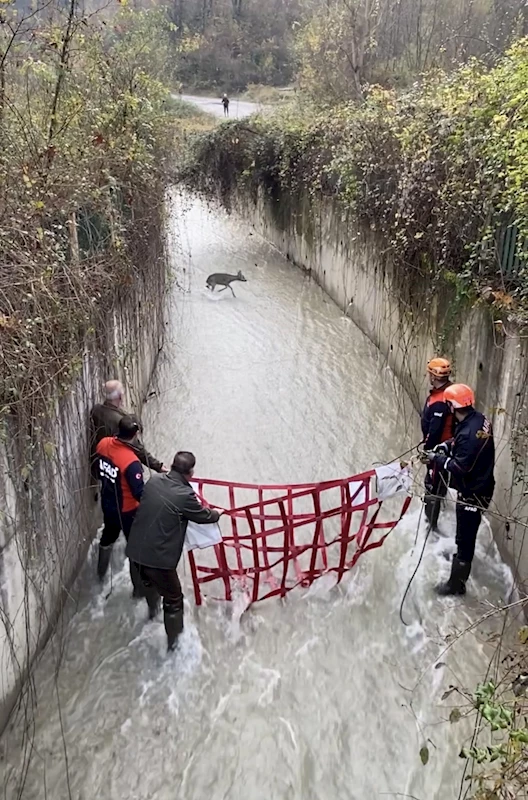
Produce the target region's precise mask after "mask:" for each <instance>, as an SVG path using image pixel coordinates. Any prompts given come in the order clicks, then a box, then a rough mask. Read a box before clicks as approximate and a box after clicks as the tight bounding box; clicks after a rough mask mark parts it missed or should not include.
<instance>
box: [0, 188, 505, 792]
mask: <svg viewBox="0 0 528 800" xmlns="http://www.w3.org/2000/svg"><path fill="white" fill-rule="evenodd" d="M171 220H172V222H171V247H172V258H173V271H174V280H173V285H172V288H171V292H170V297H169V298H168V314H167V320H168V324H167V335H166V343H165V348H164V351H163V354H162V359H161V361H160V364H159V367H158V372H157V375H156V378H155V381H154V383H153V387H152V391H153V392H154V394H153V395H152V397H151V399H150V400H149V402H148V403H147V406H146V408H145V411H144V423H145V430H146V441H147V444H148V446H149V449H151V450H152V452H154V453H155V454H156V455H159V457H161V458H163V459H164V460H165V462H166V463H169V462H170V459H171V457H172V455H173V454H174V452H175V451H176V450H177V449H190V450H192V451H193V452H194V453H195V454H196V456H197V460H198V471H199V473H200V474H201V475H207V476H210V477H217V478H225V479H233V480H239V481H247V482H252V481H255V482H256V481H261V482H282V481H283V482H296V481H299V482H301V481H312V480H321V479H328V478H333V477H341V476H345V475H349V474H352V473H353V472H355V471H361V470H363V469H366V468H370V467H371V466H372V465H373V463H374V462H382V461H387V460H389V459H391V458H392V457H394V456H397V455H398V454H399V453H401V452H403V451H404V450H406V449H407V448H408V447H409V446H410V445H412V444H413V443H415V442H416V441H418V438H419V432H418V424H417V418H416V414H415V412H414V410H413V409H412V408H411V406H410V404H409V403H408V401H407V400H406V398H405V397H404V396H403V394H402V393H401V391H400V390H399V388H398V385H397V382H396V381H395V379H394V376H393V375H392V373H391V371H390V370H389V369H388V367H387V366H386V363H385V361H384V359H383V358H382V357H381V356H380V354H379V353H378V352H377V351H376V349H375V347H374V346H373V345H372V344H371V342H370V341H369V340H367V339H366V337H365V336H363V334H362V333H361V332H360V331H359V330H358V329H357V328H356V327H355V326H354V325H353V323H352V322H351V321H350V320H348V319H347V318H346V317H344V316H343V314H342V313H341V312H340V311H339V309H338V308H337V307H336V306H335V305H334V304H333V303H332V302H331V301H330V300H329V298H328V297H327V296H326V295H325V294H324V293H323V292H322V290H321V289H320V288H319V287H318V286H317V285H315V284H314V283H313V282H312V281H311V280H310V278H309V277H308V276H306V275H304V274H303V273H302V272H301V271H299V270H297V269H296V268H294V267H293V266H292V265H291V264H290V263H289V262H287V261H286V260H285V259H284V258H283V257H282V256H281V255H280V254H279V253H277V252H276V250H274V249H273V248H272V247H271V246H270V245H269V244H268V243H266V242H265V241H264V240H263V239H262V238H260V237H259V236H258V235H257V233H256V232H254V231H252V230H251V228H250V227H249V226H248V225H247V224H246V223H245V222H243V221H241V220H239V219H237V218H235V217H228V216H226V215H225V214H224V212H222V211H219V210H214V209H210V208H208V207H207V206H206V205H204V204H203V203H202V202H200V201H196V200H192V199H190V198H186V199H185V200H181V199H179V198H177V197H175V198H173V200H172V213H171ZM239 269H241V270H242V272H243V273H244V275H245V277H246V278H247V282H246V283H236V284H234V289H235V293H236V295H237V296H236V298H233V297H232V296H231V293H230V292H229V291H225V292H222V293H219V294H214V295H212V294H211V293H210V292H208V291H207V290H206V289H205V279H206V277H207V275H208V274H209V273H211V272H214V271H227V272H237V271H238V270H239ZM428 355H429V354H425V353H424V359H425V358H426V357H427V356H428ZM417 480H419V478H417ZM419 508H420V504H419V502H418V501H417V500H416V501H414V502H413V505H412V506H411V510H410V511H409V512H408V514H407V516H406V517H405V519H404V521H403V522H402V523H401V524H400V525H399V527H398V528H397V529H396V530H395V531H394V532H393V533H392V534H391V535H390V537H389V538H388V540H387V542H386V543H385V545H384V546H383V547H382V548H381V549H380V550H376V551H373V552H372V553H370V554H368V555H366V556H364V557H363V559H362V561H360V562H359V564H358V566H357V568H356V569H355V570H354V572H352V573H349V574H348V576H346V579H345V580H344V581H343V583H342V585H341V586H340V587H338V588H333V589H328V588H327V587H326V586H325V584H324V579H323V580H322V581H321V584H320V585H319V586H317V585H315V586H314V587H313V588H312V590H310V591H309V592H305V591H303V590H299V591H298V592H297V591H296V592H294V593H292V594H290V595H289V597H288V598H287V600H286V601H279V600H273V599H272V600H269V601H265V602H264V603H261V604H257V605H255V606H253V607H252V608H251V609H250V610H249V611H248V612H247V613H246V614H245V615H244V616H243V617H242V619H240V620H239V619H237V618H236V616H233V615H232V613H231V610H230V609H229V608H228V607H226V606H225V605H222V604H216V603H209V604H207V605H206V606H205V607H203V608H202V609H200V611H199V612H196V611H195V610H193V602H192V596H191V592H190V586H189V574H188V568H187V567H185V566H182V568H181V572H182V577H183V580H184V584H185V586H186V590H187V597H188V599H189V603H188V606H187V609H186V614H187V616H186V629H185V632H184V634H183V637H182V641H181V646H180V649H179V651H178V652H177V653H175V654H172V655H171V656H167V655H166V653H165V635H164V629H163V624H162V618H161V616H160V617H159V618H158V619H157V620H156V621H155V622H153V623H147V622H146V609H145V607H144V606H143V604H142V603H134V602H133V601H132V600H131V598H130V585H129V579H128V573H127V569H126V565H125V564H124V558H123V554H122V548H121V551H120V552H118V553H117V554H116V558H115V568H114V572H113V575H112V576H111V578H110V577H109V578H108V580H107V583H106V584H105V586H104V587H103V588H102V589H101V588H100V587H99V586H98V585H97V582H96V581H95V564H94V553H95V549H94V548H92V551H91V553H90V556H89V559H88V562H87V564H86V566H85V568H84V570H83V572H82V574H81V576H80V578H79V581H78V587H77V588H78V590H79V592H80V596H79V600H78V605H77V610H76V612H75V613H73V614H70V615H69V617H68V618H64V620H63V622H62V625H61V626H60V634H57V636H55V637H54V638H53V639H52V641H51V642H50V644H49V645H48V647H47V650H46V652H45V654H44V657H43V659H42V660H41V662H40V664H39V666H38V668H37V669H36V671H35V674H34V686H35V693H36V695H35V696H36V700H37V706H36V710H35V717H34V725H33V726H30V727H29V728H28V729H27V730H26V731H23V730H22V725H21V723H20V715H19V717H18V721H17V719H15V720H14V721H13V723H12V724H11V725H10V727H9V728H8V729H7V731H6V733H5V734H4V737H3V740H2V762H0V763H3V765H4V767H5V774H4V781H3V784H2V785H3V788H4V796H5V797H6V798H15V797H20V798H24V800H37V798H50V800H65V799H66V798H68V799H71V798H73V799H74V800H176V798H178V800H374V799H375V798H390V797H409V796H412V797H414V798H417V800H435V799H436V798H438V800H440V798H442V800H452V798H456V797H458V796H459V794H458V793H459V787H460V781H461V776H462V768H463V762H462V761H461V760H460V759H459V758H458V752H459V750H460V747H461V746H462V745H463V744H465V743H466V742H467V740H468V737H469V736H470V735H471V730H472V723H473V718H470V719H468V720H464V719H462V720H461V721H460V722H459V723H458V724H456V725H453V724H450V723H449V722H448V717H449V714H450V711H451V710H452V708H453V707H454V706H460V699H459V698H458V696H457V694H456V693H455V694H454V695H451V697H450V698H449V699H448V700H446V701H445V702H442V701H441V699H440V698H441V696H442V694H443V692H444V691H445V690H446V688H447V687H448V686H449V685H457V686H460V687H470V688H471V687H474V685H475V684H476V682H477V681H478V680H479V679H481V678H483V677H484V675H485V673H486V669H487V665H488V661H489V648H488V646H487V645H486V635H487V634H488V633H491V632H492V631H493V625H492V624H491V623H490V624H489V625H488V627H487V628H486V629H485V630H479V631H478V632H477V631H473V632H470V633H467V634H465V635H464V636H463V637H461V638H460V639H458V640H456V641H454V642H453V640H452V639H451V644H450V643H449V641H450V640H449V638H448V639H447V640H446V637H453V635H455V636H456V635H457V634H458V633H460V632H461V631H463V630H464V629H465V628H467V627H468V626H469V625H470V624H471V622H472V621H473V620H474V619H476V618H477V617H478V615H479V614H481V613H483V611H485V610H486V608H488V606H486V605H485V603H486V602H487V601H492V602H495V601H497V600H498V599H499V598H500V597H501V596H505V595H506V594H507V591H508V588H509V585H510V583H511V576H510V573H509V570H508V569H507V568H506V567H504V565H503V564H502V562H501V561H500V559H499V557H498V554H497V551H496V548H495V545H494V544H493V542H492V540H491V536H490V533H489V529H488V527H487V526H484V527H483V528H482V530H481V533H480V536H479V541H478V549H477V557H476V564H475V569H474V575H473V577H472V579H471V581H470V583H469V587H468V588H469V592H468V597H467V599H466V600H459V599H457V600H453V599H447V600H442V601H440V600H438V599H437V598H436V597H435V595H434V594H433V592H432V586H433V585H434V583H435V581H436V580H437V579H438V577H439V576H443V575H445V574H446V573H447V571H448V569H449V565H448V563H447V561H446V560H445V558H444V557H443V556H442V551H443V550H445V548H446V542H447V543H448V544H450V541H449V540H448V539H438V540H435V541H432V542H431V543H430V544H428V546H427V550H426V553H425V557H424V560H423V563H422V565H421V567H420V570H419V572H418V575H417V577H416V580H415V582H414V584H413V587H412V590H411V593H410V597H409V600H408V602H407V604H406V608H405V617H406V621H407V622H409V625H408V626H407V627H405V626H404V625H402V623H401V621H400V618H399V606H400V602H401V598H402V595H403V592H404V590H405V587H406V585H407V582H408V580H409V578H410V576H411V574H412V572H413V569H414V566H415V564H416V561H417V558H418V556H419V552H420V549H421V543H422V541H423V535H424V528H425V526H424V523H423V522H420V513H419ZM441 525H442V529H443V531H444V532H445V533H446V534H449V533H451V534H452V533H453V527H454V526H453V515H452V512H451V511H450V510H449V509H448V511H447V512H446V513H445V514H444V516H443V517H442V522H441ZM416 537H417V539H418V544H417V546H415V539H416ZM108 594H109V596H108V597H107V595H108ZM59 656H60V669H56V665H57V663H58V660H59ZM438 663H440V666H439V667H438V666H437V665H438ZM457 698H458V699H457ZM462 710H463V711H465V710H467V708H463V709H462ZM424 744H426V745H427V747H428V751H429V761H428V763H427V765H426V766H424V765H423V764H422V763H421V760H420V756H419V751H420V748H421V747H422V746H423V745H424Z"/></svg>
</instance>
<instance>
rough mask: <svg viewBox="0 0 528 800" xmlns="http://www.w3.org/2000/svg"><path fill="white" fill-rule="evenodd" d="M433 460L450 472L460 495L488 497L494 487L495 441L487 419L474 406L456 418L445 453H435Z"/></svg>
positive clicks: (489, 497) (452, 484) (490, 495)
mask: <svg viewBox="0 0 528 800" xmlns="http://www.w3.org/2000/svg"><path fill="white" fill-rule="evenodd" d="M433 460H434V462H435V463H436V464H438V466H439V467H441V468H442V469H445V470H447V472H449V473H450V474H451V476H452V479H451V486H452V487H453V488H454V489H457V490H458V492H460V494H461V495H462V496H463V497H468V496H473V495H476V496H477V497H483V498H488V499H491V497H492V495H493V490H494V488H495V478H494V475H493V470H494V466H495V443H494V440H493V428H492V426H491V422H490V421H489V419H488V418H487V417H485V416H484V414H481V413H480V411H475V410H474V409H473V410H472V411H470V413H469V414H468V415H467V417H466V418H465V419H463V420H462V422H458V423H457V425H456V429H455V438H454V439H453V442H452V444H451V447H450V454H449V455H440V454H438V455H435V456H434V458H433Z"/></svg>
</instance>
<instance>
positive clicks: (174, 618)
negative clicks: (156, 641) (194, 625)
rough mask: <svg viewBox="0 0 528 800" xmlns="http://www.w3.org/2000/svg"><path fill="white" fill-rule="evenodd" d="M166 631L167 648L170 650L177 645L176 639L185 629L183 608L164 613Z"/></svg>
mask: <svg viewBox="0 0 528 800" xmlns="http://www.w3.org/2000/svg"><path fill="white" fill-rule="evenodd" d="M163 622H164V624H165V633H166V634H167V650H168V651H169V652H170V651H171V650H174V648H175V646H176V640H177V639H178V636H179V635H180V633H181V632H182V631H183V608H182V609H180V610H179V611H168V610H167V609H165V611H164V613H163Z"/></svg>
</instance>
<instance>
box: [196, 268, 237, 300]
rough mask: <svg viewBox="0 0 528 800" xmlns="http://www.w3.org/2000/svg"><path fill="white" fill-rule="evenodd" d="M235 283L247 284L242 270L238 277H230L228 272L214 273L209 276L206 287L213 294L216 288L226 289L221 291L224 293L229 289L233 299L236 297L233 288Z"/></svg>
mask: <svg viewBox="0 0 528 800" xmlns="http://www.w3.org/2000/svg"><path fill="white" fill-rule="evenodd" d="M233 281H243V282H244V283H246V282H247V279H246V278H244V276H243V275H242V270H240V269H239V270H238V272H237V274H236V275H229V273H227V272H213V274H212V275H209V277H208V278H207V280H206V282H205V285H206V287H207V289H210V290H211V291H212V292H214V290H215V287H216V286H223V287H224V288H223V289H220V291H221V292H223V291H224V289H228V288H229V289H231V294H232V295H233V297H236V294H235V293H234V291H233V287H232V286H231V284H232V283H233Z"/></svg>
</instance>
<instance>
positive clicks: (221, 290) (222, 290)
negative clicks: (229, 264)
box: [218, 286, 227, 294]
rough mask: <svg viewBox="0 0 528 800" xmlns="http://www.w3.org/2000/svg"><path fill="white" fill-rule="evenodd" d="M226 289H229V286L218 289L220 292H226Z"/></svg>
mask: <svg viewBox="0 0 528 800" xmlns="http://www.w3.org/2000/svg"><path fill="white" fill-rule="evenodd" d="M226 289H227V286H224V288H223V289H219V290H218V294H220V292H224V291H225V290H226Z"/></svg>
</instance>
